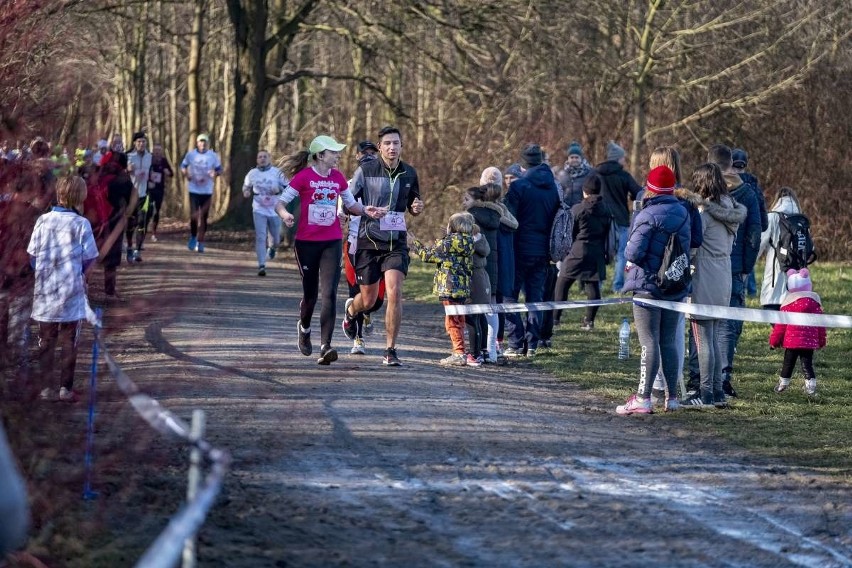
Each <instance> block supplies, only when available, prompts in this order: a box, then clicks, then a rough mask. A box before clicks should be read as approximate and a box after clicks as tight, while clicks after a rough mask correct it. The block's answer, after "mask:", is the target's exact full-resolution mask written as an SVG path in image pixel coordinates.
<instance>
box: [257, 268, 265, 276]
mask: <svg viewBox="0 0 852 568" xmlns="http://www.w3.org/2000/svg"><path fill="white" fill-rule="evenodd" d="M257 275H258V276H266V267H265V266H260V267H258V269H257Z"/></svg>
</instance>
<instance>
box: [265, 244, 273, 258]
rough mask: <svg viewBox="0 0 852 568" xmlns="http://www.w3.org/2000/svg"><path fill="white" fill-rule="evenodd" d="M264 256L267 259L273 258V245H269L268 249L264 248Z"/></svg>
mask: <svg viewBox="0 0 852 568" xmlns="http://www.w3.org/2000/svg"><path fill="white" fill-rule="evenodd" d="M266 258H268V259H269V260H272V259H273V258H275V247H269V248H268V249H266Z"/></svg>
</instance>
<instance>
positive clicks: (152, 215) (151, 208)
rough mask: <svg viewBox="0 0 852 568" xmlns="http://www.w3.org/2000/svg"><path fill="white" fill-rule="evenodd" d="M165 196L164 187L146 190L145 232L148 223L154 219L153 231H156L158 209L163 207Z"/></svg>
mask: <svg viewBox="0 0 852 568" xmlns="http://www.w3.org/2000/svg"><path fill="white" fill-rule="evenodd" d="M165 197H166V190H165V189H149V190H148V199H150V202H149V203H148V216H147V217H146V218H145V232H146V233H147V232H148V224H149V223H150V222H151V220H152V219H153V220H154V232H155V233H156V232H157V226H158V225H159V224H160V209H162V208H163V199H164V198H165Z"/></svg>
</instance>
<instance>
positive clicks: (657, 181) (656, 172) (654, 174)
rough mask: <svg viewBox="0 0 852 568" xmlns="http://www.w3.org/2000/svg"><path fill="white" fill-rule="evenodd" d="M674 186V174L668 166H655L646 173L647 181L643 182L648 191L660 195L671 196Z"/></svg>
mask: <svg viewBox="0 0 852 568" xmlns="http://www.w3.org/2000/svg"><path fill="white" fill-rule="evenodd" d="M676 184H677V180H676V179H675V175H674V172H673V171H672V170H671V169H670V168H669V167H668V166H657V167H656V168H654V169H653V170H651V171H650V172H648V181H647V182H645V185H646V186H647V188H648V191H652V192H654V193H658V194H660V195H671V194H673V193H674V188H675V185H676Z"/></svg>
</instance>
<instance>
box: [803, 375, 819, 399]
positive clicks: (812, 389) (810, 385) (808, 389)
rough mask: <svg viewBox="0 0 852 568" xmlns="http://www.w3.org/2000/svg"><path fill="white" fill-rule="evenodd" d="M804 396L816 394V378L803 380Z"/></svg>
mask: <svg viewBox="0 0 852 568" xmlns="http://www.w3.org/2000/svg"><path fill="white" fill-rule="evenodd" d="M805 394H807V395H808V396H813V395H815V394H816V378H813V379H805Z"/></svg>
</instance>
